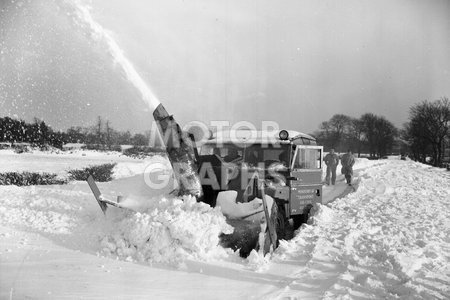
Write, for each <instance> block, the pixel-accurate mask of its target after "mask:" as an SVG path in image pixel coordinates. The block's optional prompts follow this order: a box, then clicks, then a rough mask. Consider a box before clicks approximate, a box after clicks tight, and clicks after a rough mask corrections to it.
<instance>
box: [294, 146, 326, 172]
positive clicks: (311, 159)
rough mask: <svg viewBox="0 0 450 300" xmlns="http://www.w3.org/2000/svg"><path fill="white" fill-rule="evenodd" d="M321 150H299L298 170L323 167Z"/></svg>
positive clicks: (297, 158)
mask: <svg viewBox="0 0 450 300" xmlns="http://www.w3.org/2000/svg"><path fill="white" fill-rule="evenodd" d="M321 164H322V151H321V149H308V148H299V149H298V150H297V155H296V157H295V162H294V168H296V169H320V168H321V167H322V165H321Z"/></svg>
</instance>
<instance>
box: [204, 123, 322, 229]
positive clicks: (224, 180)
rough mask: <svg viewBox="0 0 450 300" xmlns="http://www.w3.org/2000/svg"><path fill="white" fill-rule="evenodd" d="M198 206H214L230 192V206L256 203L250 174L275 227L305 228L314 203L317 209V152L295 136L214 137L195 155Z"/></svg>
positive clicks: (319, 172) (319, 177)
mask: <svg viewBox="0 0 450 300" xmlns="http://www.w3.org/2000/svg"><path fill="white" fill-rule="evenodd" d="M198 162H199V174H200V180H201V183H202V188H203V191H204V201H205V202H208V203H209V204H211V205H212V206H215V199H216V197H217V194H218V193H219V192H220V191H227V190H235V191H237V193H238V197H237V200H236V201H239V202H247V201H249V200H251V199H252V198H254V197H260V196H261V195H259V194H258V191H257V189H255V188H254V186H253V185H252V180H251V179H252V177H253V174H254V173H255V172H257V173H258V176H259V178H263V179H264V192H265V194H266V195H269V196H271V197H272V198H274V200H275V202H276V204H277V206H278V214H279V222H282V223H283V224H284V223H286V222H287V220H288V219H293V223H294V229H296V228H297V227H298V226H299V225H300V224H301V223H302V222H305V221H306V219H307V216H308V213H309V210H310V209H311V207H312V206H313V204H314V203H322V166H323V147H322V146H318V145H317V142H316V139H315V138H313V137H312V136H310V135H307V134H304V133H300V132H297V131H287V130H281V131H277V132H263V131H257V132H254V131H253V132H249V131H242V132H233V133H231V134H230V132H228V134H224V132H220V133H216V134H215V135H213V136H211V137H210V139H208V140H206V141H205V142H204V143H203V144H202V145H201V146H200V147H199V149H198Z"/></svg>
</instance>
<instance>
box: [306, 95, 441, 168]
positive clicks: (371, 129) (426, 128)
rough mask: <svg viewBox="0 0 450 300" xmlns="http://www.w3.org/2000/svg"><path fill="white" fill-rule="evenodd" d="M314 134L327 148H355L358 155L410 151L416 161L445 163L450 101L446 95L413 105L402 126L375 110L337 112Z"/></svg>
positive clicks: (378, 154)
mask: <svg viewBox="0 0 450 300" xmlns="http://www.w3.org/2000/svg"><path fill="white" fill-rule="evenodd" d="M314 135H315V136H316V137H317V139H318V141H319V143H320V144H322V145H323V146H324V148H325V150H326V151H327V150H329V149H331V148H333V149H335V150H336V151H338V152H344V151H346V150H347V149H348V148H351V149H352V150H353V152H355V153H358V156H360V155H361V153H367V154H369V156H370V157H372V158H380V157H383V156H385V155H388V154H390V153H396V154H408V155H409V156H411V158H413V159H414V160H416V161H420V162H424V163H431V164H433V165H434V166H441V165H442V164H443V162H445V161H446V160H449V159H450V158H449V155H450V153H449V152H450V101H449V100H448V99H447V98H445V97H444V98H441V99H439V100H436V101H433V102H429V101H423V102H421V103H418V104H416V105H413V106H412V107H411V108H410V112H409V121H408V122H407V123H406V124H404V126H403V128H402V129H397V128H396V127H395V126H394V125H393V124H392V123H391V122H390V121H388V120H387V119H386V118H385V117H383V116H378V115H375V114H372V113H366V114H363V115H362V116H361V117H360V118H352V117H349V116H347V115H343V114H336V115H334V116H333V117H332V118H331V119H330V120H328V121H324V122H322V123H321V124H320V127H319V130H318V131H316V132H315V133H314ZM430 158H431V160H430Z"/></svg>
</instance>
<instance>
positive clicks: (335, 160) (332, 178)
mask: <svg viewBox="0 0 450 300" xmlns="http://www.w3.org/2000/svg"><path fill="white" fill-rule="evenodd" d="M339 160H340V161H341V165H342V168H341V173H342V174H344V176H345V180H346V181H347V184H348V185H352V176H353V165H354V164H355V158H354V157H353V154H352V151H351V150H350V149H349V150H348V151H347V153H345V154H344V155H342V158H341V159H339V156H338V155H337V154H336V153H335V152H334V149H331V150H330V152H329V153H328V154H327V155H325V157H324V159H323V161H324V162H325V164H326V165H327V175H326V177H325V182H326V184H328V185H330V184H332V185H334V184H336V169H337V166H338V164H339Z"/></svg>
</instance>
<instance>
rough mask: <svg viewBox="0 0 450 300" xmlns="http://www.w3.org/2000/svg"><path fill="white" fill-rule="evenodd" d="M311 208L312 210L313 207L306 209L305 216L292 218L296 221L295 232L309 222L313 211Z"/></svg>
mask: <svg viewBox="0 0 450 300" xmlns="http://www.w3.org/2000/svg"><path fill="white" fill-rule="evenodd" d="M311 208H312V205H310V206H308V207H306V208H305V210H304V211H303V212H304V213H303V214H301V215H296V216H293V217H292V219H293V221H294V230H297V229H299V228H300V226H301V225H302V224H303V223H307V222H308V218H309V212H310V211H311Z"/></svg>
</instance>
